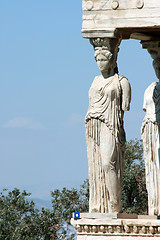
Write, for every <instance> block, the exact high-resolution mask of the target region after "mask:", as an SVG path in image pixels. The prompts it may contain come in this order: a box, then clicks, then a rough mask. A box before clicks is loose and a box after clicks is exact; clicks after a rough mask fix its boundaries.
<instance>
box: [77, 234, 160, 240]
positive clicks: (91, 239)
mask: <svg viewBox="0 0 160 240" xmlns="http://www.w3.org/2000/svg"><path fill="white" fill-rule="evenodd" d="M159 239H160V238H159V237H131V236H123V237H122V236H107V237H106V236H96V237H95V236H87V235H83V236H78V237H77V240H159Z"/></svg>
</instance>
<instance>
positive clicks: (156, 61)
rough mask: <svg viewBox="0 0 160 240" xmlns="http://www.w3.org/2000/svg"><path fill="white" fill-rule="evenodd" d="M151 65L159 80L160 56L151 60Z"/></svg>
mask: <svg viewBox="0 0 160 240" xmlns="http://www.w3.org/2000/svg"><path fill="white" fill-rule="evenodd" d="M153 67H154V70H155V73H156V76H157V78H158V79H159V80H160V58H156V59H154V60H153Z"/></svg>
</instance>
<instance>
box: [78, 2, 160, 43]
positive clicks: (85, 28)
mask: <svg viewBox="0 0 160 240" xmlns="http://www.w3.org/2000/svg"><path fill="white" fill-rule="evenodd" d="M82 8H83V23H82V36H83V37H84V38H93V37H102V36H103V37H117V32H116V31H115V30H114V31H110V29H116V30H118V31H119V33H120V35H122V38H123V39H126V38H128V37H126V35H125V33H127V35H131V34H132V36H133V38H134V36H135V34H136V39H137V36H138V35H139V37H138V38H139V39H140V40H143V38H144V37H145V34H146V40H147V38H148V37H149V38H152V35H153V36H154V37H158V38H160V14H159V12H160V1H158V0H114V1H113V0H83V1H82ZM142 34H144V36H143V35H142ZM141 37H142V38H141ZM144 40H145V39H144Z"/></svg>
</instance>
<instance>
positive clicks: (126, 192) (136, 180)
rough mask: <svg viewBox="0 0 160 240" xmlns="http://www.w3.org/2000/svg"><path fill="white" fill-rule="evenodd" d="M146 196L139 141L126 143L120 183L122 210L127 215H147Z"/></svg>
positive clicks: (141, 150) (141, 151) (143, 167)
mask: <svg viewBox="0 0 160 240" xmlns="http://www.w3.org/2000/svg"><path fill="white" fill-rule="evenodd" d="M147 201H148V196H147V190H146V184H145V166H144V161H143V149H142V143H141V141H140V140H137V139H136V140H130V141H129V142H127V143H126V150H125V170H124V173H123V181H122V208H123V212H127V213H138V214H142V213H147V205H148V202H147Z"/></svg>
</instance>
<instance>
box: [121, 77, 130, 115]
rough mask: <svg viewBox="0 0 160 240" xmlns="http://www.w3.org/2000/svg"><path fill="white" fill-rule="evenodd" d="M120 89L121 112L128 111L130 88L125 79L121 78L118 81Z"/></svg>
mask: <svg viewBox="0 0 160 240" xmlns="http://www.w3.org/2000/svg"><path fill="white" fill-rule="evenodd" d="M120 84H121V89H122V110H123V111H129V110H130V102H131V86H130V83H129V81H128V79H127V78H125V77H122V78H121V80H120Z"/></svg>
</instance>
